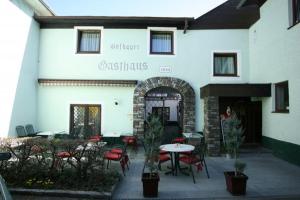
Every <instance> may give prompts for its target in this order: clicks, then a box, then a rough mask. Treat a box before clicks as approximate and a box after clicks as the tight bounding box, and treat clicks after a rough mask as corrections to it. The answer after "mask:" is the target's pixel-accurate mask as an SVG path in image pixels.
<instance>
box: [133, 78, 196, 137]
mask: <svg viewBox="0 0 300 200" xmlns="http://www.w3.org/2000/svg"><path fill="white" fill-rule="evenodd" d="M163 86H164V87H171V88H174V89H176V90H177V91H178V92H179V93H180V94H181V97H182V98H183V131H184V132H192V131H195V92H194V89H193V88H192V87H191V86H190V84H189V83H187V82H186V81H184V80H181V79H178V78H173V77H154V78H149V79H147V80H145V81H143V82H140V83H139V84H138V85H137V86H136V88H135V90H134V96H133V133H134V135H137V136H140V137H143V135H144V121H145V119H144V116H145V94H146V93H147V92H148V91H149V90H151V89H154V88H158V87H163Z"/></svg>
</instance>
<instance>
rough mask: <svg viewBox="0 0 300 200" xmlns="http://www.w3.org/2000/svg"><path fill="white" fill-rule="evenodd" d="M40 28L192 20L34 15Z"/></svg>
mask: <svg viewBox="0 0 300 200" xmlns="http://www.w3.org/2000/svg"><path fill="white" fill-rule="evenodd" d="M35 19H36V20H37V21H38V22H39V23H40V27H41V28H73V27H74V26H104V27H105V28H142V29H144V28H147V27H151V26H161V27H177V28H178V29H183V28H184V26H185V23H186V22H187V23H190V22H192V21H194V18H187V17H103V16H54V17H47V16H35Z"/></svg>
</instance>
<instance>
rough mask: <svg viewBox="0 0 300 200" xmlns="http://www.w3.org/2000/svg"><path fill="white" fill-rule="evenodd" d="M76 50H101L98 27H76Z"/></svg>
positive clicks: (83, 51) (89, 51) (91, 51)
mask: <svg viewBox="0 0 300 200" xmlns="http://www.w3.org/2000/svg"><path fill="white" fill-rule="evenodd" d="M76 30H77V34H76V36H77V44H76V52H77V53H83V54H89V53H90V54H93V53H94V54H99V53H100V51H101V30H100V29H99V28H97V29H96V28H95V29H93V28H86V27H84V28H80V27H79V28H76Z"/></svg>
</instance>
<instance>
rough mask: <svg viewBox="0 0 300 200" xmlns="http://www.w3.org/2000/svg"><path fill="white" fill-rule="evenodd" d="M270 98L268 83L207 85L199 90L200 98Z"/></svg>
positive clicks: (269, 85)
mask: <svg viewBox="0 0 300 200" xmlns="http://www.w3.org/2000/svg"><path fill="white" fill-rule="evenodd" d="M208 96H217V97H270V96H271V84H270V83H265V84H263V83H253V84H208V85H205V86H203V87H202V88H200V97H201V98H204V97H208Z"/></svg>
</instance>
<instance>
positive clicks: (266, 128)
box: [249, 0, 300, 144]
mask: <svg viewBox="0 0 300 200" xmlns="http://www.w3.org/2000/svg"><path fill="white" fill-rule="evenodd" d="M260 11H261V19H260V20H259V21H258V22H257V23H256V24H254V25H253V26H252V27H251V28H250V30H249V48H250V81H251V82H255V83H277V82H282V81H286V80H288V83H289V111H290V112H289V113H287V114H285V113H272V111H273V110H272V103H273V99H274V96H273V97H272V98H263V101H262V102H263V117H262V119H263V122H262V124H263V135H264V136H267V137H271V138H274V139H277V140H282V141H287V142H291V143H295V144H300V134H299V130H300V123H299V120H300V100H299V99H300V89H299V86H300V69H299V66H300V65H299V64H300V24H297V25H296V26H294V27H292V28H290V29H288V27H289V26H290V25H289V8H288V0H272V1H267V2H266V3H265V4H264V5H263V6H262V7H261V9H260Z"/></svg>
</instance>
